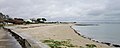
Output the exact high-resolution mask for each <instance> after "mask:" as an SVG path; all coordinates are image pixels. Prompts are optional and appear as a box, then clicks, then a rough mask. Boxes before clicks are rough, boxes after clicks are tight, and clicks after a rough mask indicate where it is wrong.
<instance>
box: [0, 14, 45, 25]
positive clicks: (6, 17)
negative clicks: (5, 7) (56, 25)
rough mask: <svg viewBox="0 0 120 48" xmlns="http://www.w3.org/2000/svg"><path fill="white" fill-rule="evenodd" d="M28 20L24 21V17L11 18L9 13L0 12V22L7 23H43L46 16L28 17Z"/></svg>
mask: <svg viewBox="0 0 120 48" xmlns="http://www.w3.org/2000/svg"><path fill="white" fill-rule="evenodd" d="M29 20H31V21H32V22H30V21H25V19H23V18H11V17H10V16H9V15H4V14H3V13H0V24H8V23H12V24H33V23H44V22H45V21H47V20H46V18H37V19H35V18H32V19H29Z"/></svg>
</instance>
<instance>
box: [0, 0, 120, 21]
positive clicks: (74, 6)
mask: <svg viewBox="0 0 120 48" xmlns="http://www.w3.org/2000/svg"><path fill="white" fill-rule="evenodd" d="M0 12H3V13H4V14H8V15H9V16H11V17H20V18H36V17H45V18H47V19H48V20H56V21H72V20H73V21H82V20H112V21H120V0H0Z"/></svg>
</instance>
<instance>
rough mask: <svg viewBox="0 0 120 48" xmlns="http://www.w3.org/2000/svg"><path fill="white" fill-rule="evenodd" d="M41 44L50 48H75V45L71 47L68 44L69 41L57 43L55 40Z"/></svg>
mask: <svg viewBox="0 0 120 48" xmlns="http://www.w3.org/2000/svg"><path fill="white" fill-rule="evenodd" d="M43 43H45V44H47V45H49V46H50V47H51V48H63V47H64V48H67V47H77V45H73V44H71V43H70V40H66V41H57V40H53V39H50V40H44V41H43Z"/></svg>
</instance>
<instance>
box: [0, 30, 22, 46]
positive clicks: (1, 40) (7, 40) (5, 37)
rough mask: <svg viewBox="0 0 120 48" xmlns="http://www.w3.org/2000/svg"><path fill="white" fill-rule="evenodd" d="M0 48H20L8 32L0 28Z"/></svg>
mask: <svg viewBox="0 0 120 48" xmlns="http://www.w3.org/2000/svg"><path fill="white" fill-rule="evenodd" d="M0 48H22V47H21V46H20V45H19V43H18V42H17V41H16V40H15V39H14V38H13V37H12V36H11V35H10V34H9V32H6V31H4V30H3V29H2V28H0Z"/></svg>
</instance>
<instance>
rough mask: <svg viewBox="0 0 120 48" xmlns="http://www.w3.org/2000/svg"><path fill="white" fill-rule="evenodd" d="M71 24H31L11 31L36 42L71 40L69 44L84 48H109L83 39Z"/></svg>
mask: <svg viewBox="0 0 120 48" xmlns="http://www.w3.org/2000/svg"><path fill="white" fill-rule="evenodd" d="M70 26H71V24H32V25H20V26H16V28H14V29H12V30H14V31H16V32H18V33H21V34H25V36H29V37H31V39H35V40H37V41H38V42H41V41H43V40H46V39H54V40H67V39H70V40H71V44H73V45H77V46H83V47H85V45H86V44H95V45H96V46H97V48H111V47H109V46H107V45H105V44H101V43H96V42H93V41H91V40H89V39H85V38H83V37H81V36H79V35H78V34H76V33H75V31H74V30H73V29H72V28H70ZM75 48H79V47H75Z"/></svg>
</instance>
